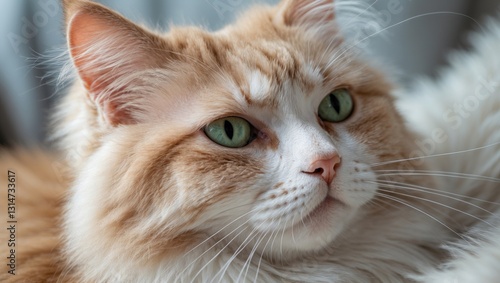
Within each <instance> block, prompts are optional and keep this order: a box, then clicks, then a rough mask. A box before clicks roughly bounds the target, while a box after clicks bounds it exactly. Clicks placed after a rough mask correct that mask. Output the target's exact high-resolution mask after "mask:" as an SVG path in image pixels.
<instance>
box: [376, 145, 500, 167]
mask: <svg viewBox="0 0 500 283" xmlns="http://www.w3.org/2000/svg"><path fill="white" fill-rule="evenodd" d="M499 144H500V142H496V143H492V144H489V145H484V146H480V147H476V148H471V149H465V150H459V151H454V152H446V153H438V154H432V155H426V156H418V157H412V158H404V159H398V160H392V161H384V162H376V163H373V164H370V166H372V167H376V166H382V165H387V164H393V163H399V162H404V161H411V160H418V159H426V158H433V157H440V156H449V155H453V154H460V153H467V152H473V151H477V150H481V149H485V148H489V147H493V146H496V145H499Z"/></svg>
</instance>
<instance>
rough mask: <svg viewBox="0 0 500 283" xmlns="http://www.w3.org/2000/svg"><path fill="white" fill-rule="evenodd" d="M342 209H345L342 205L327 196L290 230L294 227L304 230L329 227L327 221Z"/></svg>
mask: <svg viewBox="0 0 500 283" xmlns="http://www.w3.org/2000/svg"><path fill="white" fill-rule="evenodd" d="M343 207H345V204H344V203H342V202H341V201H340V200H338V199H336V198H334V197H332V196H329V195H328V196H326V197H325V199H324V200H322V201H321V202H320V203H319V204H318V205H317V206H316V207H315V208H314V209H313V210H312V211H311V212H309V213H308V214H307V215H305V216H304V217H303V218H302V220H299V221H298V222H297V223H296V224H295V225H293V226H292V227H290V228H293V229H295V228H294V227H295V226H301V227H303V228H306V229H314V230H315V229H318V228H321V227H323V226H325V225H330V224H331V223H329V221H328V220H329V219H331V215H332V214H333V213H335V211H338V210H339V209H341V208H343ZM325 220H326V221H325Z"/></svg>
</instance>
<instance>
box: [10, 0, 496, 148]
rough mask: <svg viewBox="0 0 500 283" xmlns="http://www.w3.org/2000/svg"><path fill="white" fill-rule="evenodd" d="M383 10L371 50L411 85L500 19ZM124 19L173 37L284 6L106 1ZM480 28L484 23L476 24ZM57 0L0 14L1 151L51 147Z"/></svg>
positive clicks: (480, 12) (454, 2)
mask: <svg viewBox="0 0 500 283" xmlns="http://www.w3.org/2000/svg"><path fill="white" fill-rule="evenodd" d="M366 1H367V2H368V3H369V4H373V7H374V9H375V10H376V11H378V13H379V16H380V18H381V19H382V26H383V27H385V28H387V32H386V33H385V36H384V37H380V36H375V37H373V40H371V42H370V44H369V48H370V49H371V50H372V53H374V54H375V55H377V56H378V57H379V58H380V60H381V61H382V62H383V63H384V64H386V65H387V66H393V67H394V68H395V69H396V70H397V71H396V72H395V73H396V74H397V75H398V78H397V80H398V81H399V82H401V84H403V85H404V84H407V83H409V82H410V81H411V80H412V79H414V78H415V77H417V76H434V75H436V73H437V70H438V69H439V67H440V66H443V64H445V62H446V55H447V54H448V53H449V51H450V50H453V49H457V48H460V49H465V48H467V40H466V39H467V35H468V32H469V31H470V30H479V29H480V24H483V23H484V20H485V18H486V17H487V16H498V15H499V14H498V11H499V8H500V1H498V0H440V1H436V0H366ZM98 2H101V3H103V4H105V5H106V6H109V7H111V8H113V9H115V10H117V11H119V12H121V13H122V14H124V15H125V16H126V17H128V18H130V19H132V20H134V21H138V22H142V23H145V24H147V25H149V26H151V27H162V29H164V30H168V26H169V24H172V23H173V24H177V25H179V24H194V25H202V26H205V27H207V28H209V29H211V30H215V29H218V28H220V27H222V26H223V25H225V24H226V23H228V22H230V21H232V20H233V19H234V18H235V17H236V16H237V15H238V13H239V12H240V11H241V10H243V9H245V8H246V7H247V6H249V5H251V4H252V2H267V3H277V2H278V0H267V1H266V0H261V1H245V0H158V1H153V0H150V1H144V0H100V1H98ZM478 23H479V24H478ZM63 33H64V30H63V20H62V9H61V6H60V3H59V0H2V9H0V38H1V40H0V146H2V145H19V144H20V145H42V144H46V142H45V141H46V135H47V125H48V117H49V116H50V112H51V107H52V106H53V105H54V103H55V102H56V101H57V99H58V98H59V97H60V96H61V95H62V93H63V92H62V91H61V88H60V87H57V86H56V78H57V74H58V67H59V65H60V64H58V60H55V59H54V58H55V57H56V56H57V55H58V54H60V53H61V50H63V49H64V46H65V41H64V36H63Z"/></svg>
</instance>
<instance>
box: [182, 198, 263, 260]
mask: <svg viewBox="0 0 500 283" xmlns="http://www.w3.org/2000/svg"><path fill="white" fill-rule="evenodd" d="M242 206H244V205H241V206H238V207H234V208H231V209H228V210H226V211H225V212H227V211H230V210H232V209H235V208H240V207H242ZM255 211H257V209H252V210H250V211H248V212H246V213H244V214H242V215H241V216H239V217H238V218H236V219H234V220H233V221H231V222H229V223H228V224H226V225H225V226H224V227H222V228H220V229H219V230H218V231H217V232H215V233H213V234H212V235H211V236H210V237H208V238H207V239H205V240H203V241H202V242H201V243H199V244H198V245H196V246H195V247H193V248H192V249H190V250H189V251H187V252H186V253H185V254H184V256H186V255H187V254H189V253H190V252H192V251H193V250H195V249H196V248H198V247H199V246H201V245H203V244H204V243H206V242H207V241H209V240H210V239H211V238H213V237H214V236H215V235H217V234H219V233H220V232H221V231H223V230H224V229H226V228H227V227H228V226H229V225H231V224H233V223H234V222H236V221H238V220H240V219H241V218H243V217H245V216H246V215H248V214H250V213H252V212H255ZM245 223H247V222H245ZM245 223H243V224H241V225H240V226H238V227H237V228H239V227H241V226H242V225H244V224H245ZM237 228H236V229H237ZM233 231H234V230H233ZM229 234H231V233H229ZM229 234H228V235H229ZM228 235H226V237H227V236H228ZM224 238H225V237H224ZM224 238H223V239H224Z"/></svg>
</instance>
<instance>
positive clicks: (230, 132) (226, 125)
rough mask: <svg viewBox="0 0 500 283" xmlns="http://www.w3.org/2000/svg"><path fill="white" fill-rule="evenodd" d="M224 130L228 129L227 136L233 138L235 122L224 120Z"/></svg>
mask: <svg viewBox="0 0 500 283" xmlns="http://www.w3.org/2000/svg"><path fill="white" fill-rule="evenodd" d="M224 131H226V135H227V137H228V138H229V139H231V140H232V139H233V134H234V130H233V124H231V122H229V121H228V120H224Z"/></svg>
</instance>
